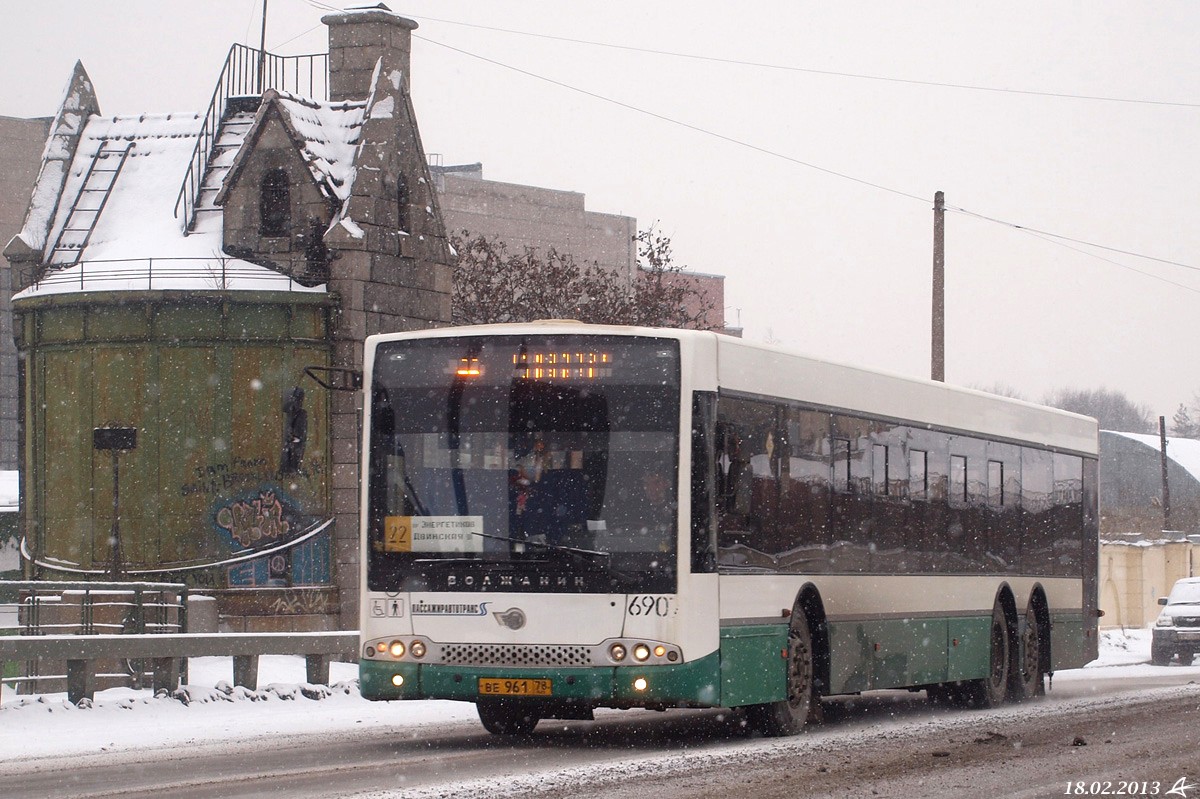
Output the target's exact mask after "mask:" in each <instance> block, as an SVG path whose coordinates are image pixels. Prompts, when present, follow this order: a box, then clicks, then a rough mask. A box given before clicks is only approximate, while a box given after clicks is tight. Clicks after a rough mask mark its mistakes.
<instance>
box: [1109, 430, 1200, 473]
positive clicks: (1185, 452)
mask: <svg viewBox="0 0 1200 799" xmlns="http://www.w3.org/2000/svg"><path fill="white" fill-rule="evenodd" d="M1103 432H1105V433H1111V434H1112V435H1114V436H1121V437H1122V438H1127V439H1129V440H1131V441H1136V442H1138V443H1139V444H1144V445H1145V446H1147V447H1149V448H1150V449H1152V450H1154V452H1156V453H1157V452H1158V451H1159V445H1160V442H1159V439H1158V436H1154V435H1145V434H1142V433H1121V432H1118V431H1116V430H1105V431H1103ZM1167 457H1168V458H1170V459H1171V460H1173V461H1175V463H1177V464H1179V465H1180V466H1181V467H1183V469H1184V470H1185V471H1186V472H1187V473H1188V474H1190V475H1191V476H1192V477H1194V478H1195V479H1196V480H1198V481H1200V441H1197V440H1195V439H1192V438H1178V437H1171V436H1168V437H1167Z"/></svg>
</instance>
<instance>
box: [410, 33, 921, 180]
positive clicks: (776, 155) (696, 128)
mask: <svg viewBox="0 0 1200 799" xmlns="http://www.w3.org/2000/svg"><path fill="white" fill-rule="evenodd" d="M413 38H416V39H420V40H421V41H423V42H428V43H429V44H434V45H437V46H438V47H444V48H446V49H447V50H453V51H454V52H456V53H461V54H462V55H465V56H469V57H471V58H475V59H478V60H480V61H484V62H486V63H488V64H492V65H493V66H497V67H503V68H504V69H508V70H512V71H513V72H517V73H520V74H521V75H525V76H526V77H530V78H534V79H536V80H540V81H543V82H545V83H549V84H552V85H554V86H558V87H560V88H563V89H568V90H570V91H573V92H578V93H579V94H583V95H586V96H588V97H591V98H593V99H595V100H601V101H603V102H606V103H609V104H611V105H615V106H617V107H619V108H624V109H626V110H628V111H634V112H636V113H639V114H644V115H645V116H648V117H652V118H654V119H658V120H660V121H663V122H669V123H671V124H672V125H678V126H680V127H682V128H686V129H688V130H690V131H693V132H695V133H701V134H703V135H705V136H710V137H712V138H714V139H719V140H721V141H724V142H728V143H729V144H736V145H737V146H739V147H745V148H746V149H748V150H754V151H755V152H759V153H762V154H764V155H769V156H771V157H773V158H780V159H782V160H784V161H788V162H791V163H793V164H797V165H799V166H804V167H808V168H809V169H814V170H816V171H818V172H823V173H825V174H827V175H833V176H834V177H839V178H842V179H843V180H849V181H853V182H854V183H859V184H862V185H864V186H869V187H871V188H873V189H878V190H880V191H885V192H888V193H890V194H896V195H899V196H900V197H906V198H908V199H910V200H917V201H918V202H923V203H927V202H929V199H928V198H927V197H921V196H919V195H916V194H910V193H908V192H906V191H901V190H900V189H893V188H891V187H890V186H884V185H883V184H882V183H874V182H872V181H869V180H866V179H864V178H859V177H855V176H854V175H850V174H848V173H845V172H838V171H837V170H835V169H829V168H827V167H823V166H819V165H817V164H814V163H812V162H811V161H803V160H801V159H799V158H794V157H792V156H790V155H787V154H786V153H781V152H778V151H776V150H770V149H768V148H766V147H761V146H759V145H757V144H751V143H750V142H746V141H743V140H741V139H735V138H734V137H732V136H726V135H725V134H723V133H717V132H715V131H712V130H708V129H707V128H702V127H700V126H699V125H693V124H691V123H690V122H684V121H682V120H679V119H675V118H673V117H669V116H666V115H665V114H660V113H658V112H656V111H650V110H647V109H645V108H640V107H638V106H636V105H631V104H630V103H626V102H623V101H621V100H615V99H613V98H612V97H607V96H605V95H603V94H598V93H596V92H593V91H589V90H587V89H581V88H579V87H578V86H572V85H571V84H569V83H563V82H562V81H560V80H555V79H554V78H548V77H546V76H545V75H539V74H537V73H536V72H530V71H528V70H525V69H521V68H520V67H514V66H512V65H511V64H505V63H504V62H502V61H496V60H495V59H491V58H487V57H486V56H481V55H478V54H477V53H472V52H469V51H467V50H462V49H460V48H458V47H453V46H451V45H448V44H444V43H442V42H438V41H434V40H433V39H430V38H427V37H425V36H418V35H416V34H415V33H414V34H413Z"/></svg>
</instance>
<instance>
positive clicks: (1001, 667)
mask: <svg viewBox="0 0 1200 799" xmlns="http://www.w3.org/2000/svg"><path fill="white" fill-rule="evenodd" d="M989 637H990V639H991V647H990V654H989V656H988V676H987V677H985V678H984V679H982V680H977V681H975V684H974V689H975V690H974V693H975V697H974V699H975V701H974V702H973V703H972V704H974V705H975V706H976V707H997V706H998V705H1001V704H1003V702H1004V700H1005V698H1006V697H1007V696H1008V675H1009V669H1010V667H1011V666H1012V654H1011V652H1012V636H1011V635H1010V633H1009V626H1008V618H1007V617H1006V616H1005V615H1004V608H1003V606H1001V604H1000V600H996V604H995V605H993V606H992V625H991V633H990V636H989Z"/></svg>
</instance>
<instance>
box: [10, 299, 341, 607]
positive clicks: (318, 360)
mask: <svg viewBox="0 0 1200 799" xmlns="http://www.w3.org/2000/svg"><path fill="white" fill-rule="evenodd" d="M14 306H15V308H14V310H15V311H16V312H17V314H18V315H19V325H20V327H19V331H18V337H19V340H20V349H21V351H22V353H23V355H24V357H25V385H24V387H23V388H24V391H25V393H26V395H25V404H24V407H25V409H26V411H25V416H26V418H25V419H24V424H25V433H26V435H25V452H24V463H25V468H26V474H27V475H28V478H27V482H26V491H27V502H26V506H27V507H26V509H25V517H24V519H25V524H24V528H25V529H24V532H25V535H26V536H27V537H28V539H29V544H30V547H31V549H32V550H33V553H34V555H35V556H36V557H37V558H38V559H39V560H41V561H42V562H43V563H51V564H55V563H61V564H62V565H64V566H70V567H71V568H80V569H91V570H95V569H99V570H105V569H108V568H109V565H110V561H111V546H110V533H111V527H112V520H113V496H112V492H113V486H112V483H113V476H112V468H113V464H112V454H111V453H110V452H105V451H95V450H93V440H92V431H93V428H96V427H104V426H131V427H136V428H137V429H138V441H137V449H136V450H134V451H132V452H128V453H123V454H121V455H120V474H119V477H120V538H121V545H122V546H121V548H122V556H123V557H122V566H123V568H124V570H126V571H128V572H136V571H138V570H156V569H162V570H164V571H165V570H167V569H171V568H173V567H181V566H196V565H201V564H212V563H218V562H227V561H228V560H229V559H230V558H231V557H236V556H238V555H239V554H243V555H244V554H246V553H248V552H250V551H254V550H260V549H264V548H271V547H275V546H278V545H280V544H285V543H287V542H288V541H289V540H294V539H295V538H296V536H297V535H298V534H300V533H301V532H302V531H303V530H305V529H310V528H311V527H312V526H313V525H314V524H315V523H317V522H319V521H320V520H323V519H328V518H329V516H330V474H329V471H330V469H329V463H330V459H329V409H328V407H327V406H328V397H329V395H328V393H327V392H325V391H322V390H320V389H319V388H318V387H317V386H316V384H315V383H313V382H312V381H311V380H308V379H307V378H305V377H304V373H303V369H304V367H306V366H324V365H328V363H329V357H330V354H329V353H330V347H329V344H328V338H327V334H328V324H329V322H328V320H329V302H328V298H327V296H326V295H323V294H306V293H275V292H271V293H266V292H263V293H257V292H254V293H252V292H224V293H219V292H205V293H202V294H201V293H194V294H191V295H181V293H179V292H129V293H121V294H115V293H114V294H108V295H99V294H86V295H59V296H54V297H45V298H35V299H27V300H20V301H18V302H16V303H14ZM296 386H299V387H302V388H304V389H305V402H304V408H305V410H306V412H307V421H308V424H307V428H308V430H307V441H306V447H305V453H304V458H303V461H302V463H301V470H300V472H299V473H295V474H289V475H282V474H280V473H279V466H280V455H281V452H282V443H283V426H284V411H283V400H284V397H285V396H286V394H287V393H288V392H289V391H290V390H291V389H292V388H293V387H296ZM325 546H326V547H328V542H327V541H326V543H325ZM310 554H311V553H310ZM328 562H329V559H328V557H326V560H325V563H326V565H325V567H324V577H323V579H317V580H315V582H318V583H321V582H326V583H327V582H329V579H330V575H329V574H328V571H329V566H328ZM239 569H240V571H238V572H237V574H238V575H240V576H236V577H235V576H234V575H233V572H232V571H231V568H230V567H229V566H228V565H226V566H222V567H220V568H208V569H201V570H192V571H188V572H186V573H184V572H180V573H176V574H175V575H174V577H175V578H179V577H187V578H188V579H189V581H191V582H193V583H195V584H201V585H212V586H214V587H220V586H224V585H227V584H230V582H235V581H236V580H241V581H243V584H244V582H245V581H247V580H248V581H249V583H250V584H257V583H258V582H259V578H256V577H255V576H254V574H253V573H252V572H253V569H251V570H250V571H247V567H246V564H242V566H241V567H239ZM318 572H320V570H319V569H318ZM318 576H319V575H318ZM310 582H311V581H310Z"/></svg>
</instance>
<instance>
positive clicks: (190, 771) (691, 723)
mask: <svg viewBox="0 0 1200 799" xmlns="http://www.w3.org/2000/svg"><path fill="white" fill-rule="evenodd" d="M1143 632H1144V631H1139V632H1138V634H1136V635H1133V636H1129V637H1127V636H1113V635H1109V636H1107V637H1106V641H1105V647H1104V650H1103V657H1102V659H1101V661H1100V662H1098V663H1097V664H1096V665H1094V666H1093V667H1089V668H1087V669H1081V670H1078V671H1073V672H1062V673H1060V674H1059V675H1057V676H1056V678H1055V681H1054V691H1053V692H1052V694H1051V695H1050V696H1049V697H1047V699H1045V700H1044V701H1040V702H1036V703H1031V704H1028V705H1022V706H1016V707H1009V708H1003V709H1001V710H998V711H991V712H976V711H941V712H931V711H930V710H929V708H928V707H927V705H926V703H925V702H924V701H923V699H922V698H921V695H920V694H915V695H913V694H907V693H903V692H885V693H880V694H878V695H872V696H869V697H866V698H856V699H853V700H845V699H843V700H835V701H833V702H831V703H830V706H829V712H828V713H827V723H826V724H825V725H823V726H822V727H821V728H819V729H815V730H813V731H812V732H810V733H808V734H805V735H803V736H799V737H797V738H794V739H786V740H764V739H759V738H748V737H745V735H744V734H743V732H742V731H741V729H740V726H739V724H738V719H737V717H736V715H735V714H722V713H716V712H712V711H707V712H690V713H668V714H656V713H647V712H633V711H627V712H616V711H613V712H608V713H598V714H597V716H598V721H597V722H596V723H595V724H589V723H584V722H545V723H543V724H542V725H541V726H539V727H538V730H537V733H536V734H535V735H534V736H532V737H529V738H524V739H517V740H500V739H495V738H492V737H491V736H488V735H487V734H486V733H484V732H483V731H482V728H481V727H480V726H479V724H478V721H477V720H476V717H475V714H474V709H473V707H472V706H470V705H461V704H457V703H448V702H412V703H368V702H365V701H363V700H361V699H360V698H359V697H358V696H357V693H356V691H355V689H354V687H353V685H352V683H351V682H350V681H351V680H353V677H354V672H355V667H354V666H353V665H350V664H334V674H333V680H334V682H335V683H337V682H338V681H339V680H341V681H343V682H342V684H340V685H335V686H334V687H333V688H332V689H325V690H321V689H320V688H319V687H307V686H302V685H300V684H298V682H297V681H298V680H300V679H302V677H303V661H302V660H301V659H299V658H267V659H264V662H263V665H262V672H261V673H262V675H263V684H264V685H267V683H268V682H270V685H268V686H267V687H266V688H265V689H263V690H261V691H259V692H253V693H252V692H247V691H242V690H240V689H233V690H230V692H229V693H226V691H227V690H229V689H228V686H227V685H219V684H220V683H221V681H222V680H228V679H229V673H228V669H229V663H228V661H227V660H225V661H222V660H220V659H205V660H198V661H193V665H192V673H191V685H190V686H189V688H188V691H187V693H188V696H189V698H190V702H189V704H184V703H183V702H181V701H179V700H178V699H171V698H166V697H163V698H157V699H156V698H153V697H150V696H149V695H148V693H146V692H134V691H128V690H110V691H105V692H102V693H101V694H99V695H97V701H96V704H95V706H94V707H92V708H89V709H82V708H74V707H72V706H70V705H68V704H67V703H66V702H65V700H64V699H63V698H62V697H61V695H59V696H44V697H35V698H31V697H19V696H16V695H15V694H13V693H12V692H11V691H6V692H5V694H4V698H3V704H2V705H0V796H5V797H10V796H11V797H21V796H30V797H32V796H39V797H42V796H45V797H50V796H105V795H114V796H115V795H120V796H164V795H170V796H171V797H172V799H186V798H187V797H191V796H196V797H200V796H204V797H211V796H247V797H248V796H285V795H286V796H289V797H305V796H362V797H372V798H373V799H383V798H384V797H387V799H392V797H400V796H414V797H417V796H419V797H442V796H446V797H449V796H456V797H457V796H478V797H484V796H486V797H496V796H526V795H543V796H546V797H556V798H557V797H563V796H578V797H587V796H597V797H598V796H605V797H619V796H623V795H628V796H631V797H632V796H635V795H636V796H639V797H642V796H645V795H646V794H647V792H649V793H652V794H654V795H655V796H656V797H658V799H665V798H666V797H672V796H703V795H712V796H728V795H734V794H735V793H742V792H743V791H744V790H745V788H746V786H748V785H749V784H750V783H751V782H753V783H754V784H755V786H756V787H755V790H754V793H755V795H756V798H757V797H766V796H772V795H780V796H783V795H789V796H797V795H820V794H821V793H826V794H828V795H847V794H848V793H850V794H852V793H855V792H858V791H859V790H860V789H861V790H863V791H865V793H863V795H867V796H871V795H884V796H886V795H896V796H900V795H904V796H914V795H930V796H935V795H970V794H971V793H973V791H972V790H970V788H972V787H973V788H975V789H978V791H979V793H978V795H993V796H999V795H1028V796H1052V795H1053V796H1058V795H1064V789H1065V788H1066V787H1067V781H1068V779H1071V780H1088V781H1090V780H1100V779H1110V780H1111V779H1117V777H1118V776H1120V775H1133V774H1134V770H1133V769H1132V765H1133V764H1140V766H1141V767H1142V768H1141V769H1140V771H1138V773H1139V774H1141V775H1143V776H1141V777H1139V779H1150V775H1151V774H1153V775H1155V776H1154V778H1155V779H1156V780H1158V781H1160V782H1162V781H1164V780H1170V781H1172V784H1173V781H1174V780H1175V779H1176V778H1178V777H1181V776H1186V775H1184V774H1183V773H1182V772H1181V773H1180V774H1178V775H1175V776H1171V775H1172V774H1174V771H1178V770H1180V769H1181V768H1184V765H1183V762H1182V761H1178V758H1179V757H1186V758H1190V760H1187V761H1186V762H1188V763H1192V764H1194V768H1193V769H1192V772H1193V773H1192V775H1191V777H1192V779H1193V780H1194V781H1196V782H1200V755H1197V754H1196V752H1200V686H1197V685H1196V683H1197V682H1200V666H1196V667H1181V666H1170V667H1165V668H1164V667H1154V666H1149V665H1146V664H1145V663H1144V661H1145V660H1146V659H1147V657H1148V652H1147V651H1143V650H1147V649H1148V636H1145V635H1144V634H1143ZM1189 683H1190V684H1189ZM218 686H219V687H218ZM1154 686H1175V687H1154ZM305 694H308V695H309V696H319V697H322V698H318V699H313V698H309V696H306V695H305ZM1109 728H1111V729H1109ZM1076 735H1078V736H1080V737H1082V738H1084V739H1085V740H1086V741H1087V742H1088V743H1089V745H1090V746H1091V747H1092V748H1088V747H1072V746H1070V743H1071V741H1072V740H1073V738H1074V737H1075V736H1076ZM1159 738H1161V739H1162V743H1160V744H1158V745H1151V742H1153V741H1156V740H1158V739H1159ZM1172 746H1174V747H1175V750H1172V748H1171V747H1172ZM1172 751H1174V752H1175V753H1174V754H1172ZM1123 757H1124V758H1132V763H1130V764H1126V763H1122V762H1121V758H1123ZM1062 758H1066V761H1065V763H1064V762H1057V761H1058V760H1060V759H1062ZM1089 758H1091V759H1094V758H1100V759H1099V760H1098V761H1095V762H1093V760H1091V759H1089ZM1173 758H1175V759H1173ZM1072 764H1077V765H1078V768H1075V769H1074V770H1072V769H1071V768H1068V766H1071V765H1072ZM1101 766H1103V767H1104V769H1108V770H1109V771H1111V773H1107V774H1103V773H1099V771H1103V770H1104V769H1102V768H1101ZM822 769H824V770H822ZM1014 769H1017V770H1016V771H1014ZM1114 769H1115V770H1114ZM1118 772H1120V774H1118ZM1159 772H1163V773H1159ZM787 774H791V776H790V777H789V776H781V775H787ZM989 774H990V775H992V776H991V777H989V776H988V775H989ZM1029 775H1041V777H1039V778H1038V779H1037V780H1033V779H1032V778H1031V777H1030V776H1029ZM934 776H937V777H939V779H941V778H942V777H945V780H943V781H942V782H937V783H933V782H929V781H928V780H930V779H932V778H933V777H934ZM1127 778H1129V779H1132V776H1127ZM921 780H926V782H921ZM989 780H991V782H990V783H989ZM1059 782H1061V783H1062V785H1061V786H1059V787H1058V790H1057V791H1054V792H1047V791H1048V789H1049V787H1050V786H1052V785H1058V783H1059ZM956 785H957V786H960V787H959V789H958V790H957V792H953V791H952V790H951V789H953V788H954V786H956ZM988 785H990V787H987V786H988ZM706 786H707V787H706ZM1169 787H1171V786H1169V785H1168V786H1167V788H1169ZM1019 790H1025V791H1026V793H1025V794H1019V793H1018V791H1019ZM872 791H876V792H878V793H876V794H873V793H872ZM893 791H895V792H893ZM1029 791H1033V792H1032V793H1030V792H1029ZM1165 793H1166V789H1163V790H1161V791H1160V792H1159V794H1158V795H1163V794H1165Z"/></svg>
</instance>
